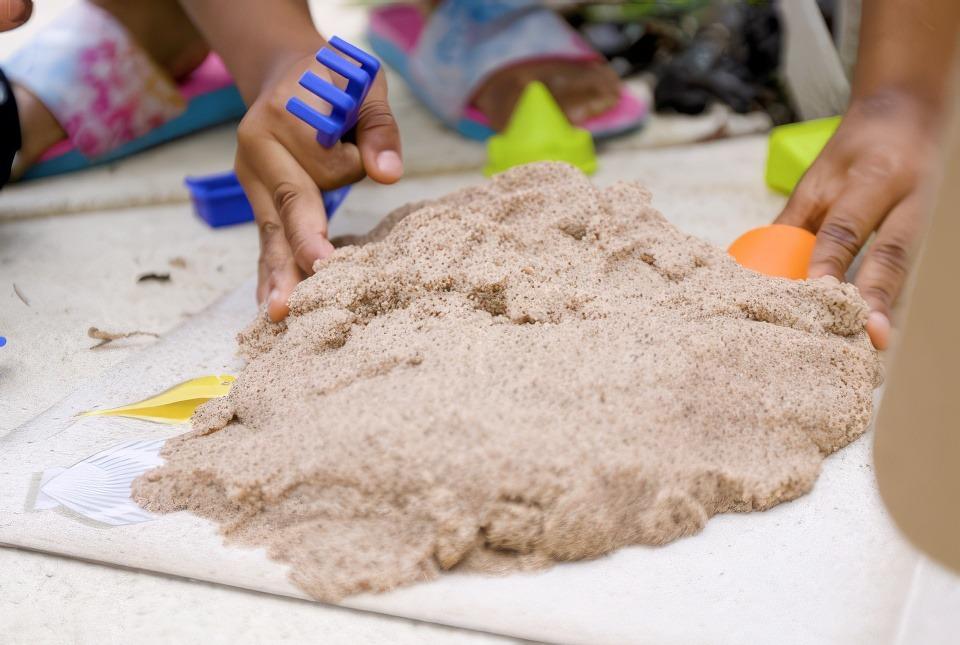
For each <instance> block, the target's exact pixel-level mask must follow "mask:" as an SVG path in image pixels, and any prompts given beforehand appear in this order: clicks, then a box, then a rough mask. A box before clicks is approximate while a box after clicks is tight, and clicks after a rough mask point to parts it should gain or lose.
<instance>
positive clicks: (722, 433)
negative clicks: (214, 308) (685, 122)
mask: <svg viewBox="0 0 960 645" xmlns="http://www.w3.org/2000/svg"><path fill="white" fill-rule="evenodd" d="M372 240H374V241H369V242H368V243H366V244H362V242H363V241H362V240H355V241H356V242H358V244H357V245H354V246H347V247H344V248H342V249H340V250H339V251H338V252H337V253H335V254H334V256H333V257H332V258H330V259H328V260H326V261H324V262H322V263H320V264H319V265H318V267H317V269H318V270H317V273H316V275H314V276H313V277H312V278H310V279H308V280H306V281H305V282H304V283H303V284H301V285H300V286H299V287H298V288H297V290H296V291H295V293H294V295H293V297H292V300H291V315H290V317H289V319H288V320H287V322H286V323H285V324H283V325H272V324H270V323H268V322H267V321H266V320H264V319H259V320H257V321H256V322H255V323H254V324H253V325H252V326H251V328H250V329H248V330H246V331H245V332H244V333H242V334H241V336H240V347H241V351H242V352H243V353H244V354H245V355H246V356H247V357H248V358H249V361H250V362H249V365H248V366H247V367H246V368H245V369H244V371H243V373H242V374H241V375H240V376H239V378H238V379H237V381H236V383H235V385H234V387H233V390H232V392H231V393H230V396H229V397H227V398H225V399H220V400H216V401H213V402H211V403H209V404H207V405H206V406H204V407H203V408H201V409H200V411H198V413H197V415H196V417H195V419H194V430H193V432H191V433H188V434H186V435H183V436H181V437H177V438H175V439H172V440H170V441H169V442H168V443H167V445H166V447H165V449H164V453H163V455H164V457H165V458H166V460H167V463H166V465H165V466H163V467H161V468H159V469H157V470H154V471H151V472H150V473H148V474H147V475H145V476H144V477H143V478H141V479H140V480H138V482H137V483H136V486H135V496H136V498H137V499H138V500H139V501H140V502H141V503H142V504H144V505H145V506H146V507H147V508H149V509H151V510H155V511H172V510H178V509H189V510H191V511H193V512H195V513H198V514H200V515H202V516H204V517H208V518H212V519H214V520H216V521H218V522H219V523H220V524H221V527H222V529H223V531H224V532H225V533H226V534H227V535H228V536H229V538H231V539H232V540H236V541H238V542H240V543H244V544H252V545H263V546H266V547H267V548H268V550H269V553H270V555H271V557H273V558H276V559H278V560H281V561H283V562H287V563H289V564H291V565H292V576H293V579H294V580H295V581H296V582H297V584H299V585H300V586H301V587H302V588H303V589H304V590H306V591H307V592H308V593H310V594H311V595H313V596H315V597H317V598H321V599H325V600H334V599H337V598H340V597H342V596H343V595H346V594H351V593H355V592H359V591H368V590H374V591H382V590H386V589H390V588H392V587H395V586H397V585H401V584H407V583H412V582H416V581H421V580H427V579H430V578H432V577H435V576H436V575H438V574H439V572H440V571H442V570H444V569H451V568H453V567H460V568H467V569H481V570H487V571H490V570H498V571H500V570H506V571H509V570H512V569H516V568H518V567H531V566H542V565H546V564H549V563H551V562H555V561H562V560H574V559H581V558H592V557H597V556H600V555H603V554H605V553H609V552H611V551H613V550H615V549H617V548H619V547H622V546H625V545H629V544H663V543H666V542H669V541H671V540H674V539H676V538H678V537H681V536H684V535H691V534H693V533H696V532H698V531H699V530H700V529H702V528H703V526H704V524H705V522H706V521H707V519H708V518H709V517H710V516H712V515H713V514H715V513H721V512H726V511H750V510H762V509H766V508H769V507H771V506H773V505H775V504H778V503H780V502H782V501H786V500H789V499H793V498H795V497H797V496H799V495H802V494H803V493H805V492H807V491H808V490H810V488H811V487H812V486H813V483H814V480H815V479H816V477H817V474H818V472H819V469H820V463H821V461H822V460H823V458H824V456H825V455H827V454H829V453H831V452H833V451H835V450H837V449H839V448H842V447H843V446H845V445H847V444H848V443H849V442H851V441H853V440H854V439H856V438H857V437H858V436H859V435H860V434H861V433H863V431H864V430H865V428H866V426H867V423H868V420H869V418H870V415H871V410H872V405H871V397H872V392H873V389H874V388H875V387H876V386H877V385H878V384H879V381H880V368H879V362H878V358H877V354H876V352H875V351H874V350H873V349H872V347H871V345H870V342H869V340H868V339H867V336H866V334H865V333H864V331H863V324H864V320H865V317H866V311H867V310H866V305H865V303H864V302H863V300H862V299H861V298H860V297H859V296H858V295H857V292H856V290H855V289H854V287H852V286H850V285H846V284H839V283H838V282H836V281H835V280H831V279H822V280H815V281H807V282H790V281H787V280H782V279H773V278H766V277H763V276H760V275H757V274H754V273H752V272H749V271H747V270H744V269H742V268H740V267H739V266H737V265H736V264H735V263H734V262H733V261H732V260H731V259H730V258H729V257H728V256H727V255H726V254H725V253H724V252H723V251H722V250H720V249H718V248H716V247H713V246H711V245H709V244H707V243H705V242H702V241H700V240H698V239H696V238H693V237H690V236H688V235H685V234H683V233H681V232H679V231H678V230H677V229H675V228H674V227H673V226H671V225H670V224H669V223H668V222H667V221H666V220H665V219H664V218H663V216H661V215H660V213H658V212H657V211H656V210H654V209H653V208H652V207H651V205H650V194H649V193H648V192H647V191H646V190H645V189H644V188H642V187H641V186H639V185H637V184H633V183H623V184H618V185H615V186H613V187H611V188H608V189H603V190H601V189H597V188H594V187H593V186H592V185H591V184H590V183H589V182H588V181H587V179H586V178H585V177H584V176H583V175H581V174H580V173H579V172H578V171H576V170H574V169H572V168H570V167H568V166H564V165H560V164H538V165H532V166H527V167H523V168H519V169H515V170H512V171H509V172H507V173H504V174H503V175H500V176H498V177H495V178H494V179H493V180H492V181H490V182H488V183H487V184H485V185H483V186H480V187H477V188H470V189H467V190H463V191H459V192H457V193H454V194H452V195H450V196H448V197H445V198H443V199H440V200H437V201H432V202H426V203H423V204H419V205H417V206H416V207H412V208H407V209H404V210H402V211H400V212H398V213H397V214H394V215H393V216H391V217H390V218H388V220H387V224H385V225H383V226H382V227H380V228H379V230H377V231H375V232H374V235H373V236H372Z"/></svg>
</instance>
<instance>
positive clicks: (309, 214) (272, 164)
mask: <svg viewBox="0 0 960 645" xmlns="http://www.w3.org/2000/svg"><path fill="white" fill-rule="evenodd" d="M256 164H257V167H256V172H257V176H258V178H259V179H260V182H261V183H262V184H263V186H265V187H266V190H267V193H268V195H269V197H270V204H269V205H266V204H265V205H263V206H262V207H261V208H267V207H268V206H269V207H270V208H271V209H272V212H274V213H276V216H277V218H278V219H279V220H280V223H281V224H282V225H283V232H284V234H285V236H286V239H287V243H288V244H289V245H290V250H291V251H292V252H293V257H294V260H296V263H297V266H299V267H300V269H301V270H302V271H303V272H304V273H305V274H307V275H310V274H312V273H313V263H314V262H316V261H317V260H320V259H323V258H325V257H327V256H329V255H330V254H331V253H333V245H332V244H330V241H329V240H327V214H326V211H325V209H324V207H323V198H322V196H321V194H320V189H319V188H318V187H317V184H316V182H314V180H313V179H312V178H311V177H310V175H309V174H307V172H306V171H305V170H304V169H303V168H302V167H301V166H300V164H299V163H298V162H297V160H296V159H294V158H293V157H292V156H291V155H290V153H289V152H288V151H287V150H286V149H285V148H284V147H283V145H282V144H281V143H280V142H278V141H270V142H267V143H265V144H264V145H263V146H261V147H260V149H259V151H258V154H257V156H256ZM254 208H255V209H256V208H257V206H256V205H254Z"/></svg>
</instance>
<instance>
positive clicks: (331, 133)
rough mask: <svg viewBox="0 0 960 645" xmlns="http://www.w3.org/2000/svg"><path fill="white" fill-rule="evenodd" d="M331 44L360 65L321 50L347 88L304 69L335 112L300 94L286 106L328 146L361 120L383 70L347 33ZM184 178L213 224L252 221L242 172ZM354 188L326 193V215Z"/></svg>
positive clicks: (309, 86) (305, 80)
mask: <svg viewBox="0 0 960 645" xmlns="http://www.w3.org/2000/svg"><path fill="white" fill-rule="evenodd" d="M330 46H331V47H333V48H334V49H336V50H337V51H339V52H340V53H342V54H345V55H346V56H349V57H350V58H352V59H353V60H355V61H356V62H357V63H359V64H360V66H359V67H357V66H356V65H354V64H353V63H351V62H350V61H347V60H344V59H343V58H341V57H340V56H338V55H337V54H336V53H334V52H333V51H332V50H330V49H328V48H326V47H324V48H323V49H321V50H320V51H318V52H317V56H316V58H317V61H318V62H319V63H320V64H321V65H323V66H324V67H326V68H327V69H329V70H331V71H332V72H334V73H335V74H338V75H340V76H342V77H343V78H345V79H346V80H347V87H346V89H345V90H341V89H340V88H338V87H337V86H336V85H334V84H332V83H330V82H328V81H325V80H324V79H322V78H320V77H319V76H317V75H316V74H314V73H313V72H310V71H307V72H304V74H303V76H301V77H300V85H301V86H302V87H304V88H305V89H306V90H307V91H309V92H310V93H311V94H313V95H315V96H317V97H319V98H321V99H323V100H324V101H326V102H327V103H329V104H330V110H331V112H330V114H329V115H324V114H321V113H320V112H319V111H317V110H316V109H315V108H312V107H310V106H309V105H307V103H305V102H304V101H302V100H300V99H299V98H297V97H295V96H294V97H291V98H290V100H289V101H287V111H288V112H290V113H291V114H293V115H294V116H296V117H297V118H298V119H300V120H302V121H304V122H305V123H307V124H308V125H310V126H311V127H313V128H315V129H316V131H317V141H318V142H319V143H320V145H322V146H323V147H324V148H332V147H333V146H334V145H335V144H336V143H337V142H338V141H339V140H340V139H341V138H342V137H343V135H345V134H346V133H347V132H349V131H350V130H352V129H353V127H354V126H355V125H356V124H357V117H358V116H359V113H360V106H361V105H363V101H364V99H366V98H367V93H368V92H369V91H370V86H371V85H372V84H373V79H374V78H376V76H377V72H379V71H380V61H378V60H377V59H376V58H374V57H373V56H371V55H370V54H368V53H367V52H365V51H363V50H362V49H360V48H359V47H355V46H354V45H351V44H350V43H348V42H347V41H345V40H343V39H342V38H340V37H338V36H335V37H333V38H331V39H330ZM185 183H186V185H187V188H189V189H190V196H191V198H192V200H193V205H194V208H196V211H197V214H198V215H199V216H200V217H201V218H202V219H203V221H205V222H206V223H207V224H209V225H210V226H212V227H213V228H219V227H221V226H229V225H231V224H240V223H242V222H249V221H252V220H253V208H252V207H251V206H250V202H249V201H248V200H247V196H246V195H245V194H244V192H243V188H242V187H241V186H240V182H238V181H237V175H236V174H234V173H233V172H224V173H218V174H216V175H207V176H204V177H187V179H186V182H185ZM349 192H350V186H343V187H342V188H338V189H336V190H327V191H324V192H323V205H324V207H325V208H326V210H327V219H329V218H330V217H333V214H334V213H335V212H336V210H337V208H339V207H340V204H341V203H343V200H344V199H345V198H346V196H347V193H349Z"/></svg>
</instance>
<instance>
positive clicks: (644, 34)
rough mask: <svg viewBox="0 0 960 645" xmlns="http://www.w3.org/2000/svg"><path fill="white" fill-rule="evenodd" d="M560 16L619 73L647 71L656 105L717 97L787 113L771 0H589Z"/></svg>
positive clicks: (698, 104) (781, 118)
mask: <svg viewBox="0 0 960 645" xmlns="http://www.w3.org/2000/svg"><path fill="white" fill-rule="evenodd" d="M824 4H825V5H832V3H831V2H829V1H825V2H824ZM618 7H619V8H620V11H619V12H618V11H617V8H618ZM826 8H827V9H828V10H829V7H826ZM627 9H629V11H627ZM598 17H600V18H602V20H597V18H598ZM568 19H569V20H570V22H571V24H573V25H574V26H575V27H576V28H577V29H579V31H580V33H581V34H582V35H583V36H584V38H585V39H586V40H587V41H588V42H589V43H590V44H591V45H592V46H593V47H594V48H595V49H596V50H597V51H599V52H600V53H601V54H603V55H604V56H606V57H607V58H608V59H609V60H610V62H611V65H613V67H614V69H615V70H616V71H617V72H618V73H619V74H621V76H629V75H631V74H635V73H638V72H649V73H652V74H653V76H654V78H655V86H654V103H655V105H656V109H657V110H658V111H675V112H680V113H683V114H700V113H702V112H703V111H704V110H706V109H707V107H708V106H709V105H710V104H711V103H713V102H718V101H719V102H721V103H725V104H726V105H729V106H730V107H731V108H732V109H733V110H734V111H736V112H738V113H746V112H750V111H753V110H764V111H766V112H767V113H768V114H769V115H770V116H771V118H772V120H773V121H774V123H776V124H779V123H786V122H789V121H792V120H793V118H794V115H793V112H792V110H791V109H790V107H789V103H788V102H787V100H786V97H785V95H784V94H783V91H782V90H781V88H780V85H779V82H778V77H777V72H778V69H779V65H780V51H781V31H780V22H779V19H778V16H777V11H776V3H775V2H774V1H770V2H756V1H753V2H748V1H741V2H734V1H729V0H728V1H722V0H717V1H715V2H709V3H704V2H687V3H680V4H665V3H643V2H639V3H630V2H627V3H623V4H622V5H599V6H598V5H591V6H590V7H586V8H584V9H582V10H581V11H579V12H575V13H573V14H571V15H569V16H568Z"/></svg>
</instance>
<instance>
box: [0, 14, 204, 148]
mask: <svg viewBox="0 0 960 645" xmlns="http://www.w3.org/2000/svg"><path fill="white" fill-rule="evenodd" d="M3 68H4V71H5V72H6V74H7V76H8V77H9V78H10V79H11V80H13V81H15V82H16V83H19V84H21V85H23V86H24V87H26V88H27V89H28V90H30V91H31V92H32V93H33V94H35V95H36V96H37V97H38V98H39V99H40V100H41V101H42V102H43V103H44V105H46V106H47V109H49V110H50V112H51V113H53V115H54V116H55V117H56V118H57V120H58V121H59V122H60V125H61V126H62V127H63V129H64V130H65V131H66V133H67V136H68V137H69V138H70V140H71V142H72V143H73V145H74V146H75V147H76V148H77V150H79V151H80V152H81V153H83V154H84V155H86V156H88V157H96V156H99V155H102V154H104V153H106V152H109V151H110V150H112V149H114V148H116V147H118V146H120V145H122V144H124V143H127V142H129V141H132V140H134V139H136V138H138V137H140V136H142V135H144V134H146V133H148V132H150V131H151V130H153V129H154V128H156V127H158V126H160V125H162V124H163V123H166V122H167V121H169V120H170V119H172V118H174V117H175V116H177V115H179V114H180V113H182V112H183V111H184V110H185V109H186V101H185V100H184V98H183V96H181V94H180V92H179V91H178V90H177V87H176V85H175V84H174V82H173V79H171V78H170V77H169V75H167V74H166V73H165V72H164V70H162V69H161V68H160V67H158V66H157V65H156V64H155V63H154V62H153V61H152V60H151V59H150V57H149V56H148V55H147V54H146V52H144V51H143V50H142V49H141V48H140V47H139V45H137V43H136V42H134V40H133V38H132V37H131V36H130V34H129V33H127V31H126V30H125V29H124V28H123V26H121V25H120V24H119V23H117V21H116V20H114V18H113V17H112V16H111V15H110V14H109V13H107V12H106V11H103V10H102V9H100V8H98V7H95V6H93V5H90V4H87V3H86V2H79V3H77V4H76V5H73V6H71V7H70V8H69V9H67V10H66V11H64V12H63V13H62V14H60V15H59V16H57V18H56V19H54V20H53V21H52V22H51V23H50V24H49V25H46V26H44V27H43V28H42V29H41V30H40V31H38V32H37V33H36V35H34V36H33V38H32V39H31V40H30V41H28V42H27V43H26V44H25V45H24V46H23V47H21V48H20V49H19V50H18V51H17V52H16V53H14V54H13V56H12V57H11V58H9V59H8V60H6V61H4V63H3Z"/></svg>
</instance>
